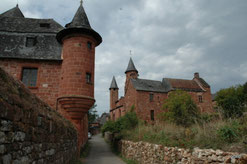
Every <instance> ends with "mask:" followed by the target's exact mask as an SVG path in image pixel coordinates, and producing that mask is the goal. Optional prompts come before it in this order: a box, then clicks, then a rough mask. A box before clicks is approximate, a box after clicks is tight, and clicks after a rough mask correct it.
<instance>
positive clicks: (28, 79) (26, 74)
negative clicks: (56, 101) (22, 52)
mask: <svg viewBox="0 0 247 164" xmlns="http://www.w3.org/2000/svg"><path fill="white" fill-rule="evenodd" d="M37 75H38V68H23V69H22V79H21V81H22V82H23V83H24V84H25V85H26V86H27V87H36V85H37Z"/></svg>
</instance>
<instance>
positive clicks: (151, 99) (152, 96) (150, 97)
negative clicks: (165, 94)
mask: <svg viewBox="0 0 247 164" xmlns="http://www.w3.org/2000/svg"><path fill="white" fill-rule="evenodd" d="M153 100H154V94H152V93H150V94H149V101H150V102H152V101H153Z"/></svg>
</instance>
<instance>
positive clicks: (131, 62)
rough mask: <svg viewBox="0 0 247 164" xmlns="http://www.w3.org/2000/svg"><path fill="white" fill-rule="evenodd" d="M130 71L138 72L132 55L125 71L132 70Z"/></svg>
mask: <svg viewBox="0 0 247 164" xmlns="http://www.w3.org/2000/svg"><path fill="white" fill-rule="evenodd" d="M130 71H136V72H137V73H138V71H137V69H136V67H135V65H134V62H133V60H132V58H131V57H130V60H129V64H128V67H127V69H126V71H125V73H127V72H130Z"/></svg>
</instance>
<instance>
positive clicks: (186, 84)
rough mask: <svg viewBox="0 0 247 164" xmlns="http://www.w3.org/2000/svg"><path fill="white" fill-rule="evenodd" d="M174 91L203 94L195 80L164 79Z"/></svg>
mask: <svg viewBox="0 0 247 164" xmlns="http://www.w3.org/2000/svg"><path fill="white" fill-rule="evenodd" d="M164 80H166V81H168V82H169V83H170V84H171V86H172V88H173V89H181V90H187V91H196V92H202V91H203V90H202V88H201V87H200V86H199V85H198V84H197V83H196V82H195V81H194V80H184V79H171V78H164Z"/></svg>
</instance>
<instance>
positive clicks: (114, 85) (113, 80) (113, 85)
mask: <svg viewBox="0 0 247 164" xmlns="http://www.w3.org/2000/svg"><path fill="white" fill-rule="evenodd" d="M110 89H118V86H117V82H116V79H115V76H113V78H112V82H111V86H110Z"/></svg>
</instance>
